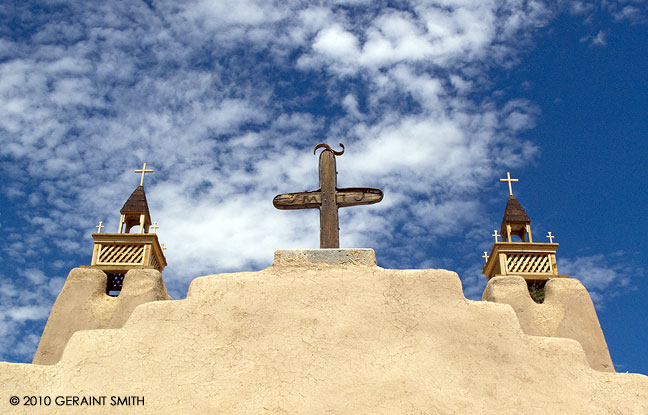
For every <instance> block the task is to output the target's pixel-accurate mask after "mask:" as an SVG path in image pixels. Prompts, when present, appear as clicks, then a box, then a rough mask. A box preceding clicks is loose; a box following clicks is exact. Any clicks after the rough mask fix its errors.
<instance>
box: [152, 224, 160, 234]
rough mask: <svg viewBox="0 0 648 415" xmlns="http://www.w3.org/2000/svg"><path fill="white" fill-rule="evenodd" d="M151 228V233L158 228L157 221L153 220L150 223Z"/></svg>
mask: <svg viewBox="0 0 648 415" xmlns="http://www.w3.org/2000/svg"><path fill="white" fill-rule="evenodd" d="M151 229H153V233H155V230H156V229H160V227H159V226H157V222H153V225H151Z"/></svg>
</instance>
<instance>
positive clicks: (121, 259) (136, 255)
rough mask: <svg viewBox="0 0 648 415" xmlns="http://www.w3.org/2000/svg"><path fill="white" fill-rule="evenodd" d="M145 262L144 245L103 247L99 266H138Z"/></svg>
mask: <svg viewBox="0 0 648 415" xmlns="http://www.w3.org/2000/svg"><path fill="white" fill-rule="evenodd" d="M143 260H144V245H139V244H138V245H126V244H114V245H112V244H111V245H102V246H101V251H100V253H99V258H97V263H98V264H138V265H142V264H143Z"/></svg>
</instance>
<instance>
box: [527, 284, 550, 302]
mask: <svg viewBox="0 0 648 415" xmlns="http://www.w3.org/2000/svg"><path fill="white" fill-rule="evenodd" d="M546 283H547V280H540V281H527V285H528V287H529V295H530V296H531V298H532V299H533V301H535V302H536V303H538V304H542V303H544V300H545V284H546Z"/></svg>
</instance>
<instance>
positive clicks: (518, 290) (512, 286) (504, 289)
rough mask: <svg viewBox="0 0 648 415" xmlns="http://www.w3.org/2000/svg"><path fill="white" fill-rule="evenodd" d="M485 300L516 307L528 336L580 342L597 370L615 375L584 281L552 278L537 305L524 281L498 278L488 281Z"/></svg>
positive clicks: (515, 278)
mask: <svg viewBox="0 0 648 415" xmlns="http://www.w3.org/2000/svg"><path fill="white" fill-rule="evenodd" d="M482 300H484V301H494V302H498V303H502V304H509V305H510V306H511V307H513V310H514V311H515V314H516V315H517V317H518V320H519V322H520V326H521V328H522V331H524V332H525V333H526V334H531V335H536V336H549V337H567V338H570V339H574V340H576V341H578V342H579V343H580V344H581V346H583V349H584V350H585V355H586V356H587V360H588V362H589V364H590V366H591V367H592V368H593V369H596V370H601V371H607V372H614V365H613V364H612V359H611V357H610V352H609V350H608V347H607V343H606V341H605V337H604V336H603V331H602V330H601V325H600V323H599V320H598V317H597V315H596V310H595V309H594V304H592V299H591V298H590V296H589V293H588V292H587V290H586V289H585V287H583V284H581V282H580V281H578V280H576V279H573V278H554V279H550V280H549V281H547V283H546V285H545V300H544V302H543V303H542V304H537V303H536V302H535V301H533V300H532V299H531V297H530V296H529V290H528V289H527V283H526V281H525V280H524V278H522V277H517V276H506V277H494V278H491V280H490V281H489V282H488V285H487V286H486V289H485V290H484V294H483V295H482Z"/></svg>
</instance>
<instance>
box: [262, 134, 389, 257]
mask: <svg viewBox="0 0 648 415" xmlns="http://www.w3.org/2000/svg"><path fill="white" fill-rule="evenodd" d="M340 146H341V147H342V151H335V150H333V149H332V148H331V147H329V145H328V144H324V143H320V144H318V145H316V146H315V148H314V149H313V154H315V153H316V151H317V149H318V148H323V149H324V151H322V152H321V153H320V156H319V185H320V188H319V189H317V190H312V191H306V192H300V193H285V194H281V195H277V196H275V198H274V199H273V200H272V204H273V205H274V207H275V208H277V209H282V210H291V209H319V211H320V248H321V249H322V248H339V247H340V228H339V221H338V208H341V207H346V206H356V205H370V204H373V203H378V202H380V201H381V200H382V198H383V192H382V190H380V189H376V188H373V187H349V188H346V189H338V187H337V170H336V167H335V156H341V155H342V154H343V153H344V145H343V144H342V143H340Z"/></svg>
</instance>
